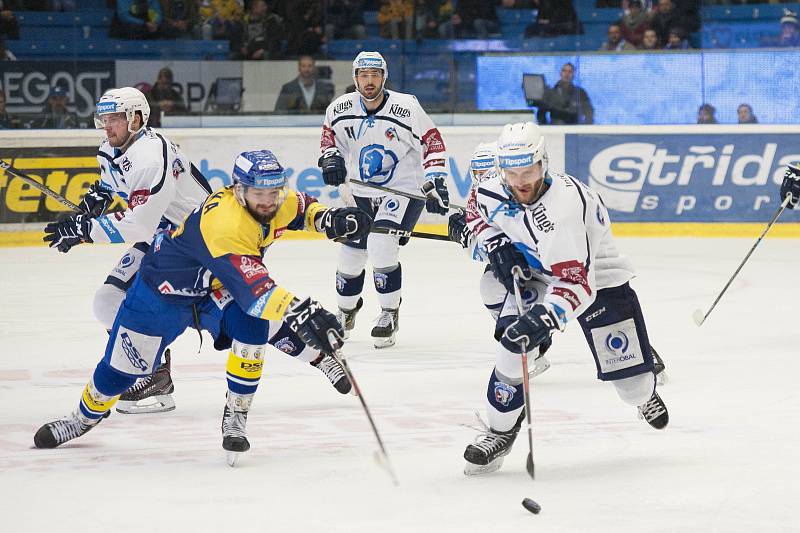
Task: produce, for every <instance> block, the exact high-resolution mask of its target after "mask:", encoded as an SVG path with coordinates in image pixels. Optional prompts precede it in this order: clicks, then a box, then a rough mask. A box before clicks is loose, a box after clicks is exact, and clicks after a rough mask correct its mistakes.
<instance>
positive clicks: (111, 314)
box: [92, 283, 125, 330]
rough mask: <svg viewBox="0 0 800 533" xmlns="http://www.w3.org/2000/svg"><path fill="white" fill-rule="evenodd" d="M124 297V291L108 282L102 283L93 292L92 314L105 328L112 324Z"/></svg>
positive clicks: (109, 327)
mask: <svg viewBox="0 0 800 533" xmlns="http://www.w3.org/2000/svg"><path fill="white" fill-rule="evenodd" d="M124 299H125V291H123V290H122V289H119V288H117V287H115V286H114V285H110V284H108V283H104V284H102V285H101V286H100V288H99V289H97V292H95V293H94V302H93V305H92V307H93V310H94V316H95V318H96V319H97V321H98V322H100V324H102V325H103V327H104V328H105V329H106V330H110V329H111V328H112V327H113V326H114V319H115V318H116V317H117V311H119V307H120V306H121V305H122V301H123V300H124Z"/></svg>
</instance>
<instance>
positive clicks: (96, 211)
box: [78, 180, 114, 218]
mask: <svg viewBox="0 0 800 533" xmlns="http://www.w3.org/2000/svg"><path fill="white" fill-rule="evenodd" d="M113 194H114V193H113V192H111V191H110V190H108V189H104V188H103V186H102V185H100V181H99V180H98V181H96V182H94V183H92V184H91V185H90V186H89V190H88V191H86V194H84V195H83V198H81V203H80V204H78V207H79V208H80V210H81V211H82V212H83V213H85V214H87V215H89V216H90V217H92V218H95V217H99V216H100V215H102V214H103V213H105V212H106V209H108V206H109V205H111V202H113V201H114V196H113Z"/></svg>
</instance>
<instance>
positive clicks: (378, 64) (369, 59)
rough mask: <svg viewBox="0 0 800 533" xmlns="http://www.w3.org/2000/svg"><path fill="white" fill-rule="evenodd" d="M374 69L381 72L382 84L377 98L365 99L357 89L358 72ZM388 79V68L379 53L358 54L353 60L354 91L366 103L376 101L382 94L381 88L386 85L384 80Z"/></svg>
mask: <svg viewBox="0 0 800 533" xmlns="http://www.w3.org/2000/svg"><path fill="white" fill-rule="evenodd" d="M362 68H363V69H367V68H374V69H378V70H381V71H383V82H381V89H380V91H378V94H377V96H375V97H374V98H366V97H364V95H363V94H361V91H360V90H359V88H358V80H357V79H356V76H358V71H359V70H360V69H362ZM388 77H389V67H388V66H387V65H386V60H385V59H384V58H383V56H382V55H381V54H380V53H379V52H359V54H358V55H357V56H356V58H355V59H354V60H353V83H354V84H355V86H356V91H357V92H358V93H359V94H361V97H362V98H365V99H366V100H368V101H372V100H377V99H378V98H380V95H381V94H382V93H383V86H384V85H385V84H386V79H387V78H388Z"/></svg>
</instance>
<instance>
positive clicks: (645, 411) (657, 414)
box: [639, 391, 669, 429]
mask: <svg viewBox="0 0 800 533" xmlns="http://www.w3.org/2000/svg"><path fill="white" fill-rule="evenodd" d="M639 418H644V419H645V420H646V421H647V423H648V424H650V425H651V426H653V427H654V428H656V429H664V428H665V427H667V424H668V423H669V413H668V412H667V406H666V404H664V400H662V399H661V396H659V395H658V393H657V392H655V391H653V395H652V396H650V399H649V400H647V402H645V403H644V404H642V405H640V406H639Z"/></svg>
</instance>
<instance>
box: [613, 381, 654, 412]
mask: <svg viewBox="0 0 800 533" xmlns="http://www.w3.org/2000/svg"><path fill="white" fill-rule="evenodd" d="M612 383H613V384H614V388H615V389H617V394H619V397H620V399H622V401H623V402H625V403H627V404H629V405H633V406H635V407H638V406H640V405H642V404H643V403H645V402H646V401H647V400H649V399H650V396H652V395H653V391H654V390H655V389H656V376H655V374H653V373H652V372H645V373H644V374H639V375H638V376H632V377H629V378H623V379H616V380H614V381H612Z"/></svg>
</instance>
